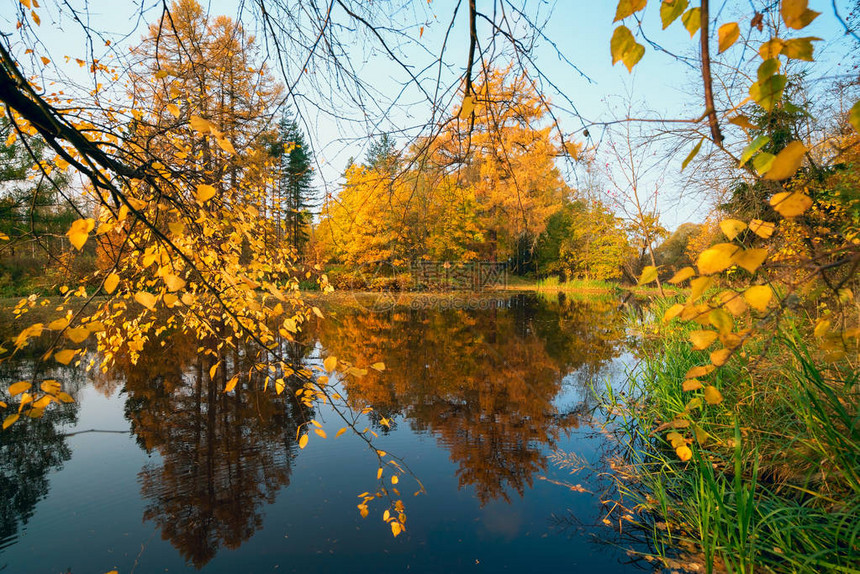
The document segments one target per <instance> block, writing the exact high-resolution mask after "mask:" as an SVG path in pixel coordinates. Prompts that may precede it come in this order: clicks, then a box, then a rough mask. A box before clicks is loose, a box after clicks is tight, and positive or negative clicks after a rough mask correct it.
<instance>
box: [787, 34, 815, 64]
mask: <svg viewBox="0 0 860 574" xmlns="http://www.w3.org/2000/svg"><path fill="white" fill-rule="evenodd" d="M820 41H821V38H816V37H814V36H809V37H807V38H794V39H792V40H787V41H786V42H785V45H784V46H783V47H782V55H783V56H785V57H786V58H791V59H793V60H805V61H807V62H812V61H813V60H814V58H813V57H812V52H813V50H814V48H815V47H814V46H813V45H812V43H813V42H820Z"/></svg>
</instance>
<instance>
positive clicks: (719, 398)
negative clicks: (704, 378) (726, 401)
mask: <svg viewBox="0 0 860 574" xmlns="http://www.w3.org/2000/svg"><path fill="white" fill-rule="evenodd" d="M705 402H707V403H708V404H709V405H718V404H720V403H721V402H723V394H722V393H721V392H720V391H719V389H717V387H715V386H714V385H708V386H707V387H705Z"/></svg>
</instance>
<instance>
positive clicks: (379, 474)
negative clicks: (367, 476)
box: [376, 466, 382, 480]
mask: <svg viewBox="0 0 860 574" xmlns="http://www.w3.org/2000/svg"><path fill="white" fill-rule="evenodd" d="M380 478H382V467H381V466H380V467H379V470H377V471H376V480H379V479H380Z"/></svg>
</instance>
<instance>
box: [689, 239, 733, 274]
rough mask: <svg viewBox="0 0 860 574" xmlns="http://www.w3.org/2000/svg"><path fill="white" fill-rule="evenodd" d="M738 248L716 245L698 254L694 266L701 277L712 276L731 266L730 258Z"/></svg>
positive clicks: (725, 244) (726, 244) (728, 244)
mask: <svg viewBox="0 0 860 574" xmlns="http://www.w3.org/2000/svg"><path fill="white" fill-rule="evenodd" d="M738 250H740V247H738V246H737V245H734V244H732V243H717V244H716V245H714V246H713V247H711V248H710V249H706V250H705V251H703V252H702V253H700V254H699V257H698V259H696V266H697V267H698V268H699V273H701V274H702V275H712V274H714V273H719V272H720V271H723V270H724V269H728V268H729V267H731V266H732V265H733V261H732V256H733V255H734V254H735V253H736V252H737V251H738Z"/></svg>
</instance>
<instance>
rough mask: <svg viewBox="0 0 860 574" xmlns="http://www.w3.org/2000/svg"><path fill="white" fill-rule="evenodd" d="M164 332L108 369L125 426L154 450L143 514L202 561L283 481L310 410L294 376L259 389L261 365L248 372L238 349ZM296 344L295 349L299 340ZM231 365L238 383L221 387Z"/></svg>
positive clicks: (254, 525) (242, 530)
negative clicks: (277, 389)
mask: <svg viewBox="0 0 860 574" xmlns="http://www.w3.org/2000/svg"><path fill="white" fill-rule="evenodd" d="M163 341H164V345H163V346H162V344H161V341H158V342H155V341H153V342H151V343H149V344H148V345H147V347H146V348H145V349H144V352H143V353H141V357H140V360H139V361H138V363H137V364H136V365H131V364H130V363H129V362H128V361H127V360H124V359H123V358H122V357H120V358H119V359H118V361H117V363H116V365H115V367H114V369H113V370H112V372H110V373H108V375H109V376H108V377H106V379H122V380H123V381H124V383H125V391H126V392H127V394H128V398H127V401H126V406H125V412H126V416H127V418H128V419H129V420H130V421H131V427H132V432H133V433H134V434H135V436H136V437H137V441H138V443H139V444H140V445H141V447H143V448H144V449H145V450H146V451H147V452H152V451H156V452H157V453H158V454H159V455H160V458H161V460H160V463H159V464H152V465H148V466H146V467H144V469H143V470H142V471H141V472H140V480H141V493H142V496H143V498H144V499H145V500H146V503H147V505H146V509H145V511H144V519H145V520H151V521H153V522H154V523H155V524H156V525H157V526H158V528H159V529H160V530H161V535H162V538H164V539H165V540H169V541H170V543H171V544H173V545H174V546H175V547H176V548H177V549H178V550H179V551H180V553H181V554H182V556H183V557H184V559H185V560H186V561H188V562H190V563H191V564H193V565H194V566H195V567H197V568H202V567H203V566H204V565H205V564H206V563H208V562H209V561H210V560H212V558H214V557H215V555H216V553H217V552H218V549H219V548H220V547H226V548H237V547H239V546H240V545H241V544H242V543H243V542H244V541H246V540H248V539H249V538H250V537H251V536H252V535H253V534H254V533H255V532H256V531H257V530H258V529H260V528H261V526H262V521H263V510H264V507H265V505H267V504H271V503H272V502H274V499H275V496H276V494H277V492H278V491H279V490H280V489H281V488H283V487H286V486H288V485H289V482H290V473H291V470H292V464H293V459H294V457H295V455H296V446H295V440H296V430H297V428H298V425H299V424H300V422H302V421H304V420H306V419H307V418H308V417H309V416H310V413H309V412H308V411H307V409H305V408H304V407H302V406H301V405H299V404H298V403H297V401H296V400H295V395H294V391H295V390H296V389H297V388H298V387H300V386H301V383H299V382H297V381H288V385H287V389H286V390H285V391H284V392H283V394H281V395H276V394H275V393H274V392H273V391H272V389H271V388H269V390H268V391H264V390H263V387H264V379H263V376H262V375H258V376H251V377H248V376H247V372H248V365H249V364H250V361H248V359H247V355H245V350H242V351H241V352H240V351H237V352H231V353H227V352H226V351H223V350H222V351H216V350H215V346H214V345H213V346H212V348H211V349H210V351H211V354H209V353H205V352H203V353H201V352H199V350H198V348H197V343H196V342H195V340H194V339H193V338H191V337H187V336H184V335H182V334H180V333H175V334H173V335H170V336H167V337H166V338H165V339H163ZM286 344H287V343H285V345H286ZM291 345H292V344H291ZM294 347H295V348H293V349H291V350H290V352H291V353H292V354H293V356H294V357H295V358H297V359H298V358H299V357H300V355H301V354H302V353H303V352H304V351H302V349H303V348H305V347H302V346H299V345H295V346H294ZM218 361H220V366H219V368H218V369H217V371H216V372H215V375H214V377H211V376H210V369H211V368H212V366H213V365H214V364H215V363H216V362H218ZM237 373H241V374H240V378H239V382H238V384H237V385H236V389H235V392H233V393H230V394H225V393H224V392H223V390H224V387H225V385H226V383H227V381H228V380H229V379H230V378H231V377H232V376H233V375H234V374H237Z"/></svg>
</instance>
